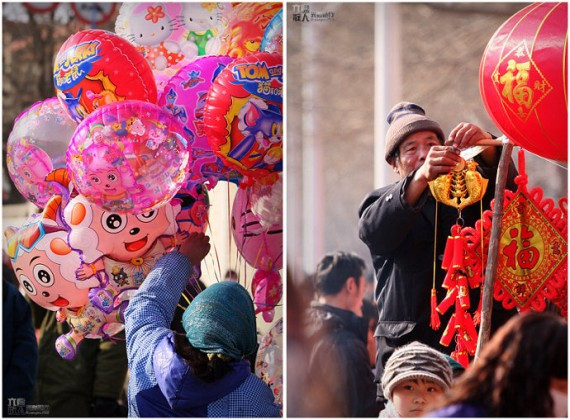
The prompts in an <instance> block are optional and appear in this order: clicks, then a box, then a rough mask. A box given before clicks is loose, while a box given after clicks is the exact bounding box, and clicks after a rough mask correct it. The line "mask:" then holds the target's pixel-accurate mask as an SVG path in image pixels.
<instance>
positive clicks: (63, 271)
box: [4, 196, 125, 360]
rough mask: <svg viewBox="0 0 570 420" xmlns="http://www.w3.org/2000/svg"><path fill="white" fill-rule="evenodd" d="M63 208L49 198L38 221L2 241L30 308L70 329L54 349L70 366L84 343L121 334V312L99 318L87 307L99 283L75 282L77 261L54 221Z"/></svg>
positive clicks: (10, 231) (58, 199) (64, 233)
mask: <svg viewBox="0 0 570 420" xmlns="http://www.w3.org/2000/svg"><path fill="white" fill-rule="evenodd" d="M61 203H62V198H61V197H60V196H54V197H52V199H50V200H49V201H48V203H47V204H46V207H45V209H44V212H43V213H42V215H37V214H36V215H34V216H32V217H31V218H30V219H29V220H28V221H27V222H26V223H25V224H24V226H22V227H21V228H20V229H14V228H8V229H7V230H6V231H5V232H4V236H5V237H6V238H7V254H8V256H9V257H10V260H11V262H12V267H13V269H14V271H15V273H16V277H17V278H18V282H19V283H20V285H21V286H22V289H23V290H25V292H26V294H27V295H28V296H29V297H30V299H31V300H32V301H34V303H36V304H38V305H39V306H41V307H42V308H46V309H48V310H50V311H57V319H58V320H59V321H60V322H63V321H67V323H68V324H69V325H70V326H71V331H69V332H68V333H67V334H63V335H61V336H59V337H58V339H57V340H56V343H55V344H56V350H57V352H58V353H59V354H60V356H61V357H62V358H64V359H66V360H71V359H73V358H74V357H75V355H76V353H77V347H78V345H79V344H80V343H81V341H82V340H83V339H84V338H106V337H109V336H111V335H114V334H116V333H118V332H119V331H121V330H122V329H123V328H124V326H123V325H122V322H123V321H124V316H123V312H124V309H125V306H124V305H123V306H120V307H118V308H114V309H113V310H111V311H107V312H103V311H101V310H99V309H98V308H96V307H94V306H93V305H91V304H90V303H89V294H90V292H91V289H92V288H96V287H99V281H98V279H97V278H91V279H88V280H86V281H80V280H79V279H77V277H76V276H75V271H76V270H77V269H78V268H79V267H80V265H81V260H80V257H79V253H78V252H77V251H75V250H73V249H72V248H71V247H70V246H69V244H68V242H67V235H68V231H67V230H66V228H65V227H64V224H63V223H61V219H60V218H58V217H57V212H59V211H60V210H59V209H60V206H61Z"/></svg>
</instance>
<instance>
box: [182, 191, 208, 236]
mask: <svg viewBox="0 0 570 420" xmlns="http://www.w3.org/2000/svg"><path fill="white" fill-rule="evenodd" d="M195 194H196V196H192V195H190V194H179V195H177V196H176V197H177V198H179V199H181V200H182V203H181V204H182V209H181V210H180V213H178V216H176V222H177V223H178V228H179V230H180V231H182V232H188V233H189V234H190V233H192V232H198V233H203V232H205V231H206V229H207V227H208V209H209V207H210V201H209V197H208V191H207V190H206V188H204V187H203V186H202V185H197V186H196V187H195Z"/></svg>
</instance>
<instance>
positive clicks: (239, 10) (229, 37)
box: [222, 3, 283, 58]
mask: <svg viewBox="0 0 570 420" xmlns="http://www.w3.org/2000/svg"><path fill="white" fill-rule="evenodd" d="M282 8H283V5H282V3H237V4H236V5H234V6H233V7H232V9H231V12H230V17H229V25H228V28H227V30H226V34H225V35H223V38H224V40H225V47H226V48H225V49H223V50H222V53H223V54H226V55H229V56H230V57H234V58H239V57H243V56H245V55H249V54H254V53H256V52H259V51H260V46H261V41H262V39H263V36H264V33H265V30H266V28H267V27H268V25H269V22H270V21H271V19H272V18H273V17H274V16H275V14H276V13H277V12H278V11H280V10H282Z"/></svg>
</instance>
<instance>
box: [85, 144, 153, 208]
mask: <svg viewBox="0 0 570 420" xmlns="http://www.w3.org/2000/svg"><path fill="white" fill-rule="evenodd" d="M83 163H84V165H85V176H86V178H85V187H86V189H87V190H88V194H89V196H90V197H93V199H95V200H96V201H98V202H100V203H101V204H100V205H101V206H102V207H104V208H106V209H109V210H114V211H118V210H125V211H127V210H130V209H132V208H133V207H134V205H133V201H132V198H131V197H132V196H131V194H137V193H141V192H142V191H143V187H142V186H140V185H138V184H137V182H136V180H135V176H134V174H133V171H132V169H131V167H130V166H129V165H128V164H126V162H125V158H124V156H123V153H122V152H121V150H120V148H119V147H118V146H115V145H112V146H109V145H107V144H101V143H98V144H92V145H90V146H89V147H87V148H86V149H85V150H84V151H83Z"/></svg>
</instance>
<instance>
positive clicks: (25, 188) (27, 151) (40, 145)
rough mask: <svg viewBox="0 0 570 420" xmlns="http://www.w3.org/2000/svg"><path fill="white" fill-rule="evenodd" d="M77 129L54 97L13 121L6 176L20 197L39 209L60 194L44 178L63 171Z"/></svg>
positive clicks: (9, 137) (36, 105) (8, 145)
mask: <svg viewBox="0 0 570 420" xmlns="http://www.w3.org/2000/svg"><path fill="white" fill-rule="evenodd" d="M76 127H77V124H76V123H75V122H74V121H73V120H71V119H70V118H69V116H68V115H67V113H66V112H65V111H64V110H63V108H62V107H61V105H60V103H59V101H58V100H57V98H50V99H46V100H45V101H42V102H36V103H35V104H34V105H32V106H31V107H30V108H28V109H27V110H25V111H24V112H22V113H21V114H20V115H19V116H18V118H16V121H15V122H14V127H13V129H12V131H11V132H10V135H9V136H8V142H7V149H8V150H7V155H6V166H7V167H8V173H9V174H10V178H11V179H12V181H13V182H14V185H15V186H16V188H17V189H18V191H19V192H20V194H22V196H24V197H25V198H26V199H27V200H28V201H30V202H32V203H33V204H35V205H36V206H38V207H39V208H42V209H43V208H44V206H45V204H46V203H47V201H48V200H49V199H50V198H51V197H52V196H53V195H56V194H57V193H58V192H59V190H58V189H57V188H56V187H55V186H53V185H51V184H50V183H49V182H48V181H46V179H45V178H46V176H47V175H48V173H50V172H51V171H52V170H55V169H60V168H65V152H66V150H67V146H68V145H69V142H70V141H71V137H72V136H73V132H74V131H75V128H76Z"/></svg>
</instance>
